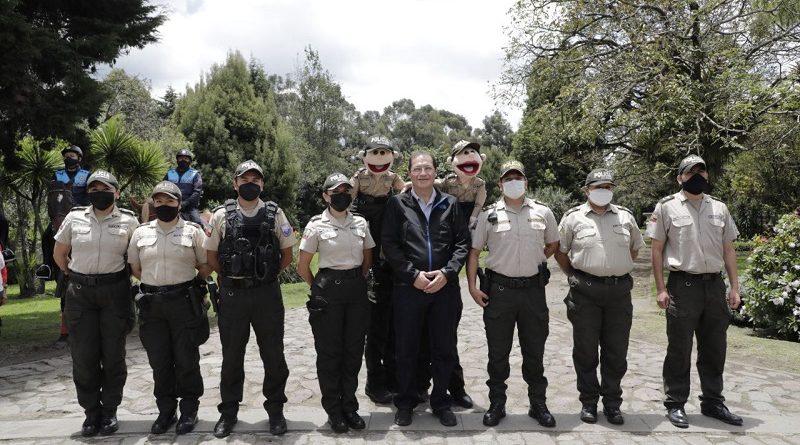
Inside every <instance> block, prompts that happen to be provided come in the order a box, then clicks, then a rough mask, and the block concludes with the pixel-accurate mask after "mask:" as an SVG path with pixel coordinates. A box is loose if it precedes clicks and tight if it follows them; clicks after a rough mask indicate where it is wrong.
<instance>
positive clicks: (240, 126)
mask: <svg viewBox="0 0 800 445" xmlns="http://www.w3.org/2000/svg"><path fill="white" fill-rule="evenodd" d="M174 119H175V122H176V125H177V127H178V129H179V131H181V132H182V133H183V134H184V135H185V136H186V138H187V139H188V140H189V141H191V142H192V144H193V148H194V154H195V159H194V166H195V168H197V169H199V170H200V171H201V172H202V175H203V182H204V196H203V200H204V204H205V203H208V202H211V203H220V202H222V201H224V200H225V198H226V197H232V193H233V192H232V185H231V183H232V178H233V171H234V170H235V169H236V166H237V165H238V164H239V163H241V162H242V161H245V160H247V159H253V160H254V161H256V162H257V163H258V164H259V165H261V167H262V168H263V169H264V177H265V182H266V185H265V192H266V193H265V195H264V196H265V197H266V198H268V199H272V200H274V201H276V202H278V203H279V204H280V205H281V207H284V208H291V207H292V206H293V205H294V196H295V190H294V185H295V182H296V180H297V175H298V165H297V161H296V159H295V157H294V153H295V149H296V148H295V147H292V146H289V145H288V144H291V138H287V137H285V135H284V134H282V133H281V130H280V119H279V116H278V114H277V109H276V105H275V101H274V100H273V99H272V98H271V97H267V98H262V97H259V96H257V95H256V92H255V89H254V88H253V85H252V84H251V77H250V72H249V70H248V67H247V62H246V61H245V60H244V58H243V57H242V55H241V54H239V53H238V52H235V53H230V54H228V57H227V60H226V61H225V63H224V64H222V65H216V64H215V65H214V66H212V67H211V70H210V71H209V73H208V74H206V75H204V76H203V77H202V78H201V79H200V81H199V82H198V83H197V84H196V85H195V86H194V88H187V90H186V94H185V95H184V96H183V97H182V98H181V99H180V100H179V101H178V103H177V105H176V108H175V115H174Z"/></svg>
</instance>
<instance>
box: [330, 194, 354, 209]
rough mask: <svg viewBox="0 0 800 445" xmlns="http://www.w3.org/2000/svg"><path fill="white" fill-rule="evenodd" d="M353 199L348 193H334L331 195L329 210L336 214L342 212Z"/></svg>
mask: <svg viewBox="0 0 800 445" xmlns="http://www.w3.org/2000/svg"><path fill="white" fill-rule="evenodd" d="M351 202H353V197H352V196H350V194H349V193H336V194H333V195H331V208H332V209H334V210H336V211H337V212H344V211H345V210H347V208H348V207H350V203H351Z"/></svg>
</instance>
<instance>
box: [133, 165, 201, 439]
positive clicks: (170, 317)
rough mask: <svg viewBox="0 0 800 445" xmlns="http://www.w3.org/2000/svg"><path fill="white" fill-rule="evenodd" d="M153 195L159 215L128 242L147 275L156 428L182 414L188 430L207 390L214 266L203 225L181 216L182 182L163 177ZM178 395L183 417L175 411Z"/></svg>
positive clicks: (182, 426)
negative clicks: (208, 295)
mask: <svg viewBox="0 0 800 445" xmlns="http://www.w3.org/2000/svg"><path fill="white" fill-rule="evenodd" d="M151 197H152V198H153V203H154V204H155V213H156V215H157V217H158V218H157V219H156V220H153V221H150V222H148V223H145V224H142V225H141V226H139V228H137V229H136V231H135V232H134V233H133V238H131V243H130V246H129V247H128V262H129V263H130V264H131V271H132V272H133V275H134V276H136V278H139V280H140V281H141V284H140V285H139V290H140V291H141V292H140V293H141V294H142V295H141V296H137V306H138V307H139V337H140V338H141V339H142V345H144V349H145V351H147V358H148V360H149V361H150V367H151V368H153V381H154V383H155V388H154V390H153V395H155V397H156V405H157V406H158V412H159V414H158V418H157V419H156V420H155V422H153V425H152V426H151V428H150V432H151V433H153V434H162V433H164V432H166V431H167V429H168V428H169V427H170V426H171V425H172V424H173V423H175V421H176V420H177V422H178V425H177V426H176V427H175V432H176V433H177V434H186V433H189V432H191V431H192V430H193V429H194V426H195V424H196V423H197V408H198V406H199V403H200V402H199V399H200V396H202V395H203V377H202V375H200V351H199V349H198V348H199V346H200V345H201V344H203V343H205V342H206V340H208V333H209V332H208V317H207V315H206V306H205V305H204V295H205V290H202V291H201V290H200V289H201V288H200V287H199V286H198V284H197V283H203V284H204V283H205V279H206V277H207V276H208V274H209V273H211V268H210V267H209V265H208V263H207V258H206V249H204V248H203V242H204V241H205V233H204V232H203V228H202V227H201V226H200V225H199V224H196V223H193V222H190V221H184V220H183V219H182V218H181V217H180V216H179V212H180V205H181V191H180V190H179V189H178V186H177V185H175V184H173V183H172V182H169V181H163V182H160V183H158V184H157V185H156V186H155V188H154V189H153V193H152V194H151ZM195 270H196V271H197V272H196V273H195ZM178 398H180V399H181V400H180V410H181V416H180V419H177V418H176V415H175V411H176V410H177V408H178Z"/></svg>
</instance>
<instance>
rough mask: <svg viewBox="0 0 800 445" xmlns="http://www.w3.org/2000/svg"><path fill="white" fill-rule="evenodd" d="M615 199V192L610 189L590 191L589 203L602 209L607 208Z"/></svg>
mask: <svg viewBox="0 0 800 445" xmlns="http://www.w3.org/2000/svg"><path fill="white" fill-rule="evenodd" d="M613 197H614V192H612V191H611V190H608V189H593V190H589V201H592V203H593V204H595V205H598V206H600V207H604V206H607V205H608V203H610V202H611V198H613Z"/></svg>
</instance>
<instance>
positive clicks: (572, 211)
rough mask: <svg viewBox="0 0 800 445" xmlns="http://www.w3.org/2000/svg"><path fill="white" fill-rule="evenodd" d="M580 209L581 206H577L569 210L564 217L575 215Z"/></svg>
mask: <svg viewBox="0 0 800 445" xmlns="http://www.w3.org/2000/svg"><path fill="white" fill-rule="evenodd" d="M580 208H581V206H575V207H573V208H571V209H569V210H567V211H566V212H564V216H567V215H569V214H570V213H575V212H577V211H578V209H580Z"/></svg>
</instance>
